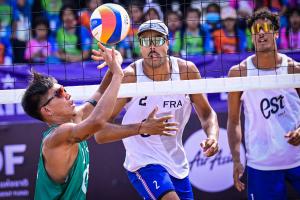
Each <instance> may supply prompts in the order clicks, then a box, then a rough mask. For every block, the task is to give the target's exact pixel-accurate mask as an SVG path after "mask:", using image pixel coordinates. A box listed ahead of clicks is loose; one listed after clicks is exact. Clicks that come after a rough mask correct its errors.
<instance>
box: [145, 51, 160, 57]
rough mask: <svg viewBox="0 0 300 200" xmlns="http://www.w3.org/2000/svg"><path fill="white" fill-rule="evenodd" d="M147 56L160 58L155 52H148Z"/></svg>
mask: <svg viewBox="0 0 300 200" xmlns="http://www.w3.org/2000/svg"><path fill="white" fill-rule="evenodd" d="M148 56H149V58H160V55H159V54H158V53H156V52H150V53H149V55H148Z"/></svg>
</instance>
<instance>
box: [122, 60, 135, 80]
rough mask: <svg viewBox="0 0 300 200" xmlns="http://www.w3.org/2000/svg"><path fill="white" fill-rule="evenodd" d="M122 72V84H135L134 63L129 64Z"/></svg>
mask: <svg viewBox="0 0 300 200" xmlns="http://www.w3.org/2000/svg"><path fill="white" fill-rule="evenodd" d="M123 71H124V78H123V83H135V82H136V66H135V63H131V64H130V65H129V66H127V67H126V68H125V69H124V70H123Z"/></svg>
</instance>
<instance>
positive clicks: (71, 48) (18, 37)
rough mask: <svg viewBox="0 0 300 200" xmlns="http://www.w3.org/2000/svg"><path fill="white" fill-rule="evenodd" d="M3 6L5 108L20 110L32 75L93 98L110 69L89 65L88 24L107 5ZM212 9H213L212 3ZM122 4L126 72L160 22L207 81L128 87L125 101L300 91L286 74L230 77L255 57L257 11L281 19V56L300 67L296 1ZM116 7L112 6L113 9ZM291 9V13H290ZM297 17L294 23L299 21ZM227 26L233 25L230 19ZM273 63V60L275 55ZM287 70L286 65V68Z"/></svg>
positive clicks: (1, 98)
mask: <svg viewBox="0 0 300 200" xmlns="http://www.w3.org/2000/svg"><path fill="white" fill-rule="evenodd" d="M2 1H3V3H2V4H1V5H0V23H1V32H0V63H1V66H0V89H1V90H0V104H8V103H19V102H20V100H21V97H22V93H23V92H24V89H25V88H26V86H27V84H28V80H29V75H30V71H33V70H34V71H37V72H40V73H43V74H48V75H51V76H53V77H55V78H56V79H57V80H58V81H59V83H61V84H63V85H65V86H67V89H68V91H70V93H71V94H72V96H73V98H74V99H75V100H83V99H86V98H88V97H89V96H90V95H91V94H92V93H93V91H95V90H96V88H97V87H98V86H97V85H98V84H99V82H100V81H101V79H102V78H103V76H104V74H105V72H106V70H107V69H106V68H104V69H102V70H98V69H97V65H99V64H101V62H95V61H92V60H91V59H90V55H91V49H97V42H96V41H95V39H93V37H92V36H91V33H90V29H89V17H90V15H91V13H92V11H93V10H94V9H95V8H96V7H98V6H99V5H101V4H103V3H106V2H105V1H101V0H86V1H83V0H77V1H76V2H71V1H67V0H58V1H57V0H27V1H21V0H18V1H12V0H2ZM212 2H213V3H212ZM212 2H211V1H192V2H191V1H181V2H178V1H169V0H168V1H167V0H164V1H157V2H149V1H147V2H141V1H133V0H130V1H126V2H125V1H117V2H115V3H118V4H120V5H122V6H123V7H124V8H125V9H126V10H127V11H128V13H129V14H130V16H131V30H130V32H129V34H128V36H127V37H126V38H125V40H123V41H122V42H120V43H118V44H117V45H116V46H115V48H116V49H117V50H119V51H120V53H121V54H122V55H123V57H124V62H123V65H122V67H123V68H125V67H126V66H128V65H129V64H130V63H131V62H133V61H136V60H138V59H139V58H140V56H141V52H140V48H139V42H138V38H137V36H136V32H137V28H138V27H139V25H140V24H141V23H142V22H144V21H145V20H147V19H155V18H158V19H161V20H162V21H164V22H165V23H166V24H167V25H168V28H169V31H170V34H169V44H170V45H169V55H171V56H176V57H180V58H183V59H185V60H187V61H192V62H193V63H195V65H196V66H197V68H198V70H199V72H200V74H201V76H202V79H201V80H186V81H172V80H170V81H160V82H156V81H153V82H147V83H130V84H123V85H122V87H121V90H120V93H119V97H132V96H147V95H168V94H182V93H184V94H193V93H219V92H229V91H244V90H252V89H270V88H287V87H294V88H297V87H299V86H300V76H299V74H296V73H291V74H287V75H280V74H276V73H275V75H269V76H262V75H261V74H260V73H259V70H257V75H256V76H251V77H241V78H227V74H228V71H229V69H230V67H231V66H233V65H237V64H239V63H240V62H242V61H243V60H244V59H245V58H247V57H248V56H250V55H252V54H253V53H254V45H253V43H252V41H251V40H252V39H251V34H250V30H249V29H248V28H247V26H246V19H247V18H249V16H250V15H251V14H252V13H253V11H254V10H255V9H256V8H259V7H262V6H268V7H269V9H270V10H272V11H277V12H280V11H282V10H284V11H285V12H283V15H281V17H280V21H281V26H282V27H281V29H280V30H279V40H278V41H277V46H278V48H279V51H280V52H283V53H285V54H287V55H288V56H289V57H291V58H293V59H295V60H298V59H299V57H300V55H299V47H300V42H299V43H298V40H299V41H300V38H297V37H300V36H299V31H300V30H299V28H298V29H297V23H296V22H294V21H296V20H294V21H293V19H294V18H297V17H298V18H300V12H299V10H298V9H297V5H293V2H292V1H287V3H281V4H280V5H279V4H278V5H276V4H274V3H272V2H273V1H254V0H253V1H231V0H227V1H212ZM112 3H113V2H112ZM286 8H287V9H286ZM293 17H294V18H293ZM225 19H228V20H225ZM295 24H296V25H295ZM299 27H300V26H299ZM274 56H275V54H274ZM282 67H287V66H282Z"/></svg>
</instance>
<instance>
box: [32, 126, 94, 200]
mask: <svg viewBox="0 0 300 200" xmlns="http://www.w3.org/2000/svg"><path fill="white" fill-rule="evenodd" d="M55 128H56V126H52V127H50V128H49V129H48V130H46V131H45V132H44V133H43V140H44V139H45V137H46V136H47V135H49V134H51V133H52V132H53V130H54V129H55ZM78 145H79V146H78V155H77V158H76V160H75V161H74V164H73V166H72V168H71V169H70V172H69V174H68V176H67V178H66V181H65V182H64V183H61V184H60V183H56V182H54V181H53V180H52V179H51V178H50V177H49V176H48V174H47V172H46V169H45V166H44V161H43V155H42V146H43V142H42V145H41V151H40V160H39V164H38V171H37V179H36V186H35V195H34V199H36V200H40V199H41V200H48V199H49V200H50V199H51V200H54V199H61V200H63V199H66V200H67V199H68V200H69V199H72V200H82V199H86V191H87V185H88V178H89V163H90V158H89V150H88V146H87V142H86V141H83V142H80V143H79V144H78Z"/></svg>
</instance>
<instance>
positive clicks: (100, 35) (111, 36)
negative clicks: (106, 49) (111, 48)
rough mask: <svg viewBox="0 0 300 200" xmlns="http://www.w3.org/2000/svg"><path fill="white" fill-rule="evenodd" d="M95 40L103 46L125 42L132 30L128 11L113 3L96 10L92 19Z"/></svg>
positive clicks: (91, 25) (91, 24)
mask: <svg viewBox="0 0 300 200" xmlns="http://www.w3.org/2000/svg"><path fill="white" fill-rule="evenodd" d="M90 27H91V32H92V35H93V36H94V38H96V40H98V41H99V42H101V43H103V44H108V45H112V44H116V43H118V42H120V41H121V40H123V39H124V38H125V37H126V36H127V34H128V32H129V29H130V18H129V15H128V13H127V12H126V10H125V9H124V8H123V7H122V6H120V5H118V4H113V3H106V4H103V5H101V6H99V7H98V8H96V9H95V10H94V12H93V13H92V15H91V18H90Z"/></svg>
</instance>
